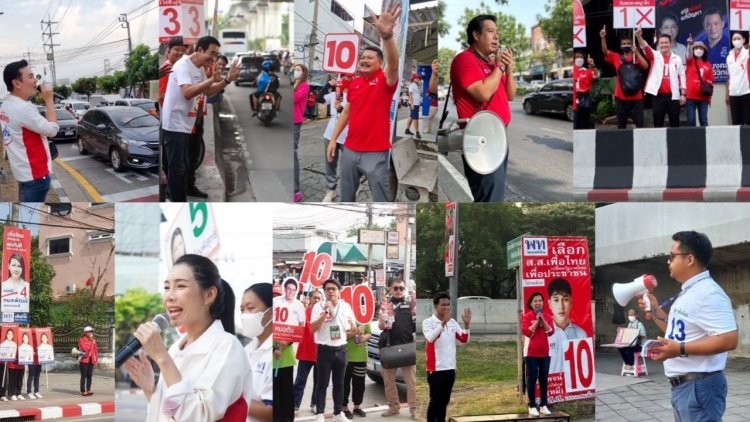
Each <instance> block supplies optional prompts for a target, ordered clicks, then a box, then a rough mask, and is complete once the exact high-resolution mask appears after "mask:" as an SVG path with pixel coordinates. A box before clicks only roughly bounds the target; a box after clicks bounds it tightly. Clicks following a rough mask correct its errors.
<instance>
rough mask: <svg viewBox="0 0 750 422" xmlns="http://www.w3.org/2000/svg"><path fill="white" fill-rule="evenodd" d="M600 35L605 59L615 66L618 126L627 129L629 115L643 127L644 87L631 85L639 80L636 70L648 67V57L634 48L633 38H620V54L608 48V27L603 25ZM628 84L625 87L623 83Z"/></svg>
mask: <svg viewBox="0 0 750 422" xmlns="http://www.w3.org/2000/svg"><path fill="white" fill-rule="evenodd" d="M599 37H600V38H601V40H602V53H604V61H606V62H607V63H609V64H611V65H612V66H613V67H614V68H615V72H616V73H617V78H616V79H615V113H616V114H617V128H618V129H625V128H626V127H627V124H628V117H632V118H633V122H634V123H635V127H638V128H640V127H643V90H642V87H634V86H631V84H633V83H634V82H635V81H637V80H638V78H637V77H636V75H634V73H635V72H637V70H638V69H635V68H639V69H640V70H646V69H648V63H646V59H644V58H643V56H641V53H640V52H639V51H638V49H637V48H636V49H634V48H633V40H631V39H630V37H628V36H625V37H622V38H621V39H620V49H621V50H622V53H623V54H622V55H619V54H617V53H615V52H613V51H610V50H609V49H608V48H607V27H606V26H605V27H602V30H601V31H599ZM623 79H627V84H626V85H627V86H626V87H625V88H623V83H624V82H626V81H625V80H623Z"/></svg>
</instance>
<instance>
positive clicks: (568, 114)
mask: <svg viewBox="0 0 750 422" xmlns="http://www.w3.org/2000/svg"><path fill="white" fill-rule="evenodd" d="M565 117H567V118H568V120H569V121H571V122H572V121H573V104H568V105H567V107H565Z"/></svg>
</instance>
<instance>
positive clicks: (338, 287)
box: [323, 278, 341, 290]
mask: <svg viewBox="0 0 750 422" xmlns="http://www.w3.org/2000/svg"><path fill="white" fill-rule="evenodd" d="M329 283H333V284H335V285H336V288H337V289H339V290H341V283H339V281H338V280H334V279H332V278H329V279H328V280H326V281H324V282H323V288H324V289H325V288H326V284H329Z"/></svg>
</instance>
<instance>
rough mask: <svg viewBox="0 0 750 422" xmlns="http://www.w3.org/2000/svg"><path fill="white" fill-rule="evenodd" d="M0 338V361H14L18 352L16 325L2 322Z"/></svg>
mask: <svg viewBox="0 0 750 422" xmlns="http://www.w3.org/2000/svg"><path fill="white" fill-rule="evenodd" d="M0 339H2V341H0V362H15V361H16V356H17V353H18V325H15V324H3V326H2V329H1V330H0Z"/></svg>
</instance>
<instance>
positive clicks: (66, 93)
mask: <svg viewBox="0 0 750 422" xmlns="http://www.w3.org/2000/svg"><path fill="white" fill-rule="evenodd" d="M52 90H53V91H55V93H56V94H58V95H60V96H61V97H63V98H68V97H70V94H72V93H73V90H72V89H70V87H69V86H67V85H55V86H54V87H53V88H52Z"/></svg>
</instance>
